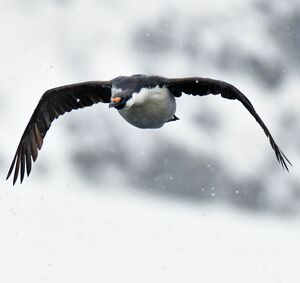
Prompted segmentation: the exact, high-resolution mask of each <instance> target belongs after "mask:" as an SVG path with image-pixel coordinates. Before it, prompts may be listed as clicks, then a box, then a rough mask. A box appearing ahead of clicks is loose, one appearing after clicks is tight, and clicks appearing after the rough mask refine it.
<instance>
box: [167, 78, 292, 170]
mask: <svg viewBox="0 0 300 283" xmlns="http://www.w3.org/2000/svg"><path fill="white" fill-rule="evenodd" d="M166 86H167V88H168V89H169V90H170V91H171V92H172V93H173V95H174V96H176V97H179V96H181V95H182V92H184V93H186V94H192V95H200V96H202V95H208V94H214V95H216V94H221V96H222V97H224V98H228V99H237V100H239V101H240V102H241V103H242V104H243V105H244V106H245V107H246V108H247V110H248V111H249V112H250V113H251V115H252V116H253V117H254V118H255V120H256V121H257V122H258V124H259V125H260V126H261V127H262V128H263V130H264V132H265V134H266V135H267V137H268V138H269V141H270V144H271V146H272V148H273V150H274V151H275V154H276V158H277V160H278V162H279V163H280V164H281V165H282V167H283V168H285V169H286V170H287V171H289V169H288V166H287V163H288V164H290V165H292V164H291V162H290V161H289V160H288V159H287V157H286V156H285V155H284V154H283V152H282V151H281V149H280V148H279V147H278V145H277V144H276V143H275V141H274V139H273V137H272V135H271V133H270V131H269V130H268V128H267V127H266V125H265V124H264V122H263V121H262V119H261V118H260V117H259V115H258V114H257V113H256V111H255V109H254V107H253V105H252V104H251V102H250V101H249V99H248V98H247V97H246V96H245V95H244V94H243V93H242V92H240V91H239V90H238V89H237V88H236V87H235V86H233V85H231V84H229V83H226V82H223V81H218V80H213V79H208V78H199V77H192V78H182V79H167V81H166Z"/></svg>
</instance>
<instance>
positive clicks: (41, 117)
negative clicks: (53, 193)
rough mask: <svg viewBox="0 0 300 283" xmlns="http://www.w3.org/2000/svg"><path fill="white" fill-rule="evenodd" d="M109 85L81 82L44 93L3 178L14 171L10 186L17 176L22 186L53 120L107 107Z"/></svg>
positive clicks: (109, 93) (109, 92)
mask: <svg viewBox="0 0 300 283" xmlns="http://www.w3.org/2000/svg"><path fill="white" fill-rule="evenodd" d="M110 98H111V82H110V81H107V82H98V81H94V82H84V83H78V84H72V85H67V86H62V87H58V88H53V89H50V90H48V91H46V92H45V93H44V94H43V96H42V98H41V99H40V101H39V103H38V105H37V107H36V108H35V110H34V112H33V114H32V116H31V118H30V120H29V123H28V125H27V127H26V129H25V131H24V133H23V135H22V138H21V141H20V143H19V146H18V148H17V151H16V154H15V156H14V159H13V161H12V164H11V166H10V169H9V171H8V174H7V178H6V179H8V178H9V177H10V175H11V173H12V172H13V171H14V178H13V184H15V182H16V180H17V179H18V175H19V173H20V181H21V183H22V181H23V178H24V173H25V167H26V171H27V176H29V174H30V171H31V165H32V163H31V160H33V161H35V160H36V159H37V156H38V149H39V150H40V149H41V148H42V144H43V139H44V138H45V136H46V133H47V131H48V129H49V128H50V125H51V123H52V121H53V120H54V119H57V118H58V117H59V116H60V115H63V114H64V113H65V112H70V111H72V110H74V109H79V108H83V107H87V106H91V105H93V104H95V103H98V102H104V103H109V102H110Z"/></svg>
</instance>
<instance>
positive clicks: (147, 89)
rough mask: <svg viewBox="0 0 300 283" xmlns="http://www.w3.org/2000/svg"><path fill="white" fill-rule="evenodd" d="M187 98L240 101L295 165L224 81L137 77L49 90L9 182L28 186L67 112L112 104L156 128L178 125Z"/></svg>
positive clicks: (138, 123)
mask: <svg viewBox="0 0 300 283" xmlns="http://www.w3.org/2000/svg"><path fill="white" fill-rule="evenodd" d="M183 93H184V94H188V95H193V96H203V95H208V94H213V95H217V94H221V96H222V97H224V98H227V99H232V100H234V99H236V100H238V101H240V102H241V103H242V104H243V105H244V106H245V107H246V108H247V110H248V111H249V112H250V114H251V115H252V116H253V117H254V118H255V120H256V121H257V122H258V124H259V125H260V126H261V127H262V129H263V131H264V132H265V134H266V136H267V137H268V138H269V142H270V144H271V146H272V148H273V150H274V152H275V155H276V158H277V160H278V162H279V163H280V164H281V165H282V167H283V168H284V169H286V170H287V171H288V170H289V168H288V164H289V165H291V163H290V161H289V160H288V159H287V157H286V156H285V155H284V154H283V152H282V151H281V149H280V148H279V147H278V145H277V144H276V143H275V141H274V139H273V137H272V135H271V133H270V131H269V130H268V128H267V127H266V125H265V124H264V122H263V121H262V119H261V118H260V117H259V115H258V114H257V113H256V111H255V109H254V107H253V106H252V104H251V102H250V101H249V100H248V98H247V97H246V96H245V95H244V94H243V93H242V92H241V91H239V90H238V89H237V88H236V87H235V86H233V85H231V84H229V83H227V82H224V81H219V80H214V79H209V78H202V77H189V78H165V77H160V76H148V75H133V76H120V77H117V78H114V79H112V80H110V81H89V82H83V83H77V84H71V85H66V86H62V87H57V88H53V89H50V90H47V91H46V92H45V93H44V94H43V96H42V97H41V99H40V101H39V103H38V105H37V107H36V108H35V110H34V112H33V114H32V116H31V118H30V120H29V123H28V125H27V126H26V128H25V131H24V133H23V135H22V137H21V141H20V143H19V145H18V148H17V151H16V154H15V156H14V159H13V161H12V164H11V166H10V169H9V171H8V174H7V178H6V179H8V178H9V177H10V175H11V174H12V172H13V171H14V174H13V184H15V182H16V180H17V179H18V176H19V175H20V182H21V183H22V181H23V179H24V175H25V169H26V172H27V176H29V174H30V172H31V166H32V160H33V161H36V159H37V156H38V150H40V149H41V148H42V145H43V140H44V138H45V136H46V133H47V131H48V129H49V128H50V125H51V123H52V122H53V120H54V119H57V118H58V117H59V116H61V115H63V114H64V113H65V112H70V111H72V110H75V109H79V108H84V107H88V106H91V105H93V104H96V103H98V102H102V103H107V104H108V105H109V107H110V108H115V109H117V110H118V112H119V113H120V115H121V116H122V117H123V118H124V119H125V120H126V121H127V122H128V123H130V124H132V125H133V126H135V127H138V128H142V129H149V128H150V129H155V128H160V127H162V126H163V125H164V124H165V123H167V122H170V121H176V120H178V117H176V115H175V111H176V98H178V97H180V96H181V95H182V94H183Z"/></svg>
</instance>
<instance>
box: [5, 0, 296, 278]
mask: <svg viewBox="0 0 300 283" xmlns="http://www.w3.org/2000/svg"><path fill="white" fill-rule="evenodd" d="M0 4H1V5H0V25H1V46H0V50H1V52H0V62H1V64H0V77H1V85H0V96H1V100H0V117H1V119H0V129H1V131H0V148H1V151H0V169H1V181H0V186H1V190H0V223H1V228H0V229H1V230H0V281H1V282H20V281H21V280H22V281H26V282H120V281H125V282H299V278H300V271H299V262H300V244H299V237H300V226H299V225H300V214H299V213H300V211H299V208H300V174H299V172H300V171H299V170H300V165H299V164H300V150H299V149H300V142H299V134H300V119H299V116H300V114H299V102H300V97H299V89H300V87H299V74H300V51H299V50H300V4H299V1H296V0H295V1H293V0H289V1H279V0H274V1H267V0H255V1H238V0H222V1H216V0H214V1H212V0H205V1H201V2H200V1H191V0H185V1H166V0H161V1H136V0H130V1H121V0H110V1H96V0H91V1H80V0H76V1H75V0H73V1H71V0H61V1H58V0H55V1H54V0H52V1H50V0H48V1H46V0H45V1H33V0H27V1H21V0H14V1H3V0H1V1H0ZM135 73H146V74H156V75H162V76H166V77H181V76H196V75H198V76H203V77H211V78H215V79H221V80H225V81H228V82H230V83H232V84H234V85H235V86H237V87H238V88H239V89H240V90H241V91H243V92H244V93H245V94H246V95H247V96H248V98H249V99H250V100H251V101H252V103H253V104H254V106H255V108H256V110H257V112H258V113H259V114H260V116H261V117H262V118H263V120H264V121H265V123H266V124H267V126H268V128H269V129H270V131H271V133H272V134H273V136H274V138H275V140H276V142H277V143H278V144H279V146H280V147H281V148H282V150H283V152H284V153H285V154H286V155H287V156H288V158H289V159H290V161H291V162H292V163H293V167H292V168H291V172H290V173H287V172H285V171H283V170H282V168H281V167H280V166H279V164H278V163H277V161H276V158H275V155H274V153H273V151H272V149H271V147H270V145H269V143H268V140H267V138H266V137H265V135H264V133H263V131H262V130H261V128H260V127H259V126H258V124H257V123H256V122H255V120H254V119H253V118H252V117H251V115H250V114H249V113H248V112H247V110H246V109H244V107H243V106H242V105H241V104H240V103H238V102H236V101H230V100H224V99H222V98H221V97H217V96H207V97H198V98H197V97H189V96H187V97H182V98H180V99H178V100H177V109H178V110H177V116H178V117H179V118H180V121H177V122H174V123H169V124H167V125H166V126H164V127H163V128H162V129H159V130H151V131H148V130H140V129H137V128H134V127H132V126H130V125H129V124H127V123H126V122H125V121H123V119H122V118H121V116H119V114H118V113H117V112H116V111H115V110H114V109H108V107H107V105H100V104H98V105H96V106H94V107H91V108H85V109H82V110H80V111H75V112H72V113H70V114H66V115H65V116H63V117H61V118H60V119H59V120H56V121H55V122H54V123H53V124H52V127H51V129H50V131H49V133H48V135H47V137H46V139H45V142H44V146H43V150H42V151H41V152H40V154H39V158H38V160H37V162H36V164H34V167H33V172H32V173H31V176H30V178H28V179H27V178H26V179H25V180H24V183H23V184H22V185H19V184H17V185H16V186H15V187H12V181H11V180H9V181H4V180H5V177H6V174H7V170H8V168H9V165H10V162H11V161H12V158H13V155H14V153H15V150H16V147H17V145H18V142H19V140H20V137H21V135H22V133H23V130H24V128H25V126H26V124H27V122H28V120H29V118H30V116H31V114H32V112H33V110H34V108H35V106H36V104H37V102H38V100H39V99H40V97H41V95H42V94H43V92H44V91H45V90H47V89H49V88H52V87H56V86H60V85H65V84H69V83H75V82H81V81H88V80H105V79H111V78H113V77H116V76H118V75H131V74H135Z"/></svg>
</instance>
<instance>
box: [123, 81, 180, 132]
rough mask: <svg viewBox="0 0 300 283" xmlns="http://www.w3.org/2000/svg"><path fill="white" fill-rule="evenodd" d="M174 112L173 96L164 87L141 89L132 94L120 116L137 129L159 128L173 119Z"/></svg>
mask: <svg viewBox="0 0 300 283" xmlns="http://www.w3.org/2000/svg"><path fill="white" fill-rule="evenodd" d="M175 111H176V102H175V98H174V96H173V95H172V94H171V93H170V91H169V90H168V89H167V88H166V87H162V88H161V87H158V86H157V87H155V88H151V89H148V88H143V89H141V90H140V92H138V93H133V95H132V98H131V99H130V100H128V101H127V103H126V106H125V108H124V109H122V110H119V113H120V114H121V116H122V117H123V118H124V119H125V120H126V121H127V122H129V123H130V124H132V125H134V126H136V127H138V128H143V129H147V128H160V127H162V126H163V125H164V123H166V122H167V121H169V120H170V119H172V118H173V115H174V114H175Z"/></svg>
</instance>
